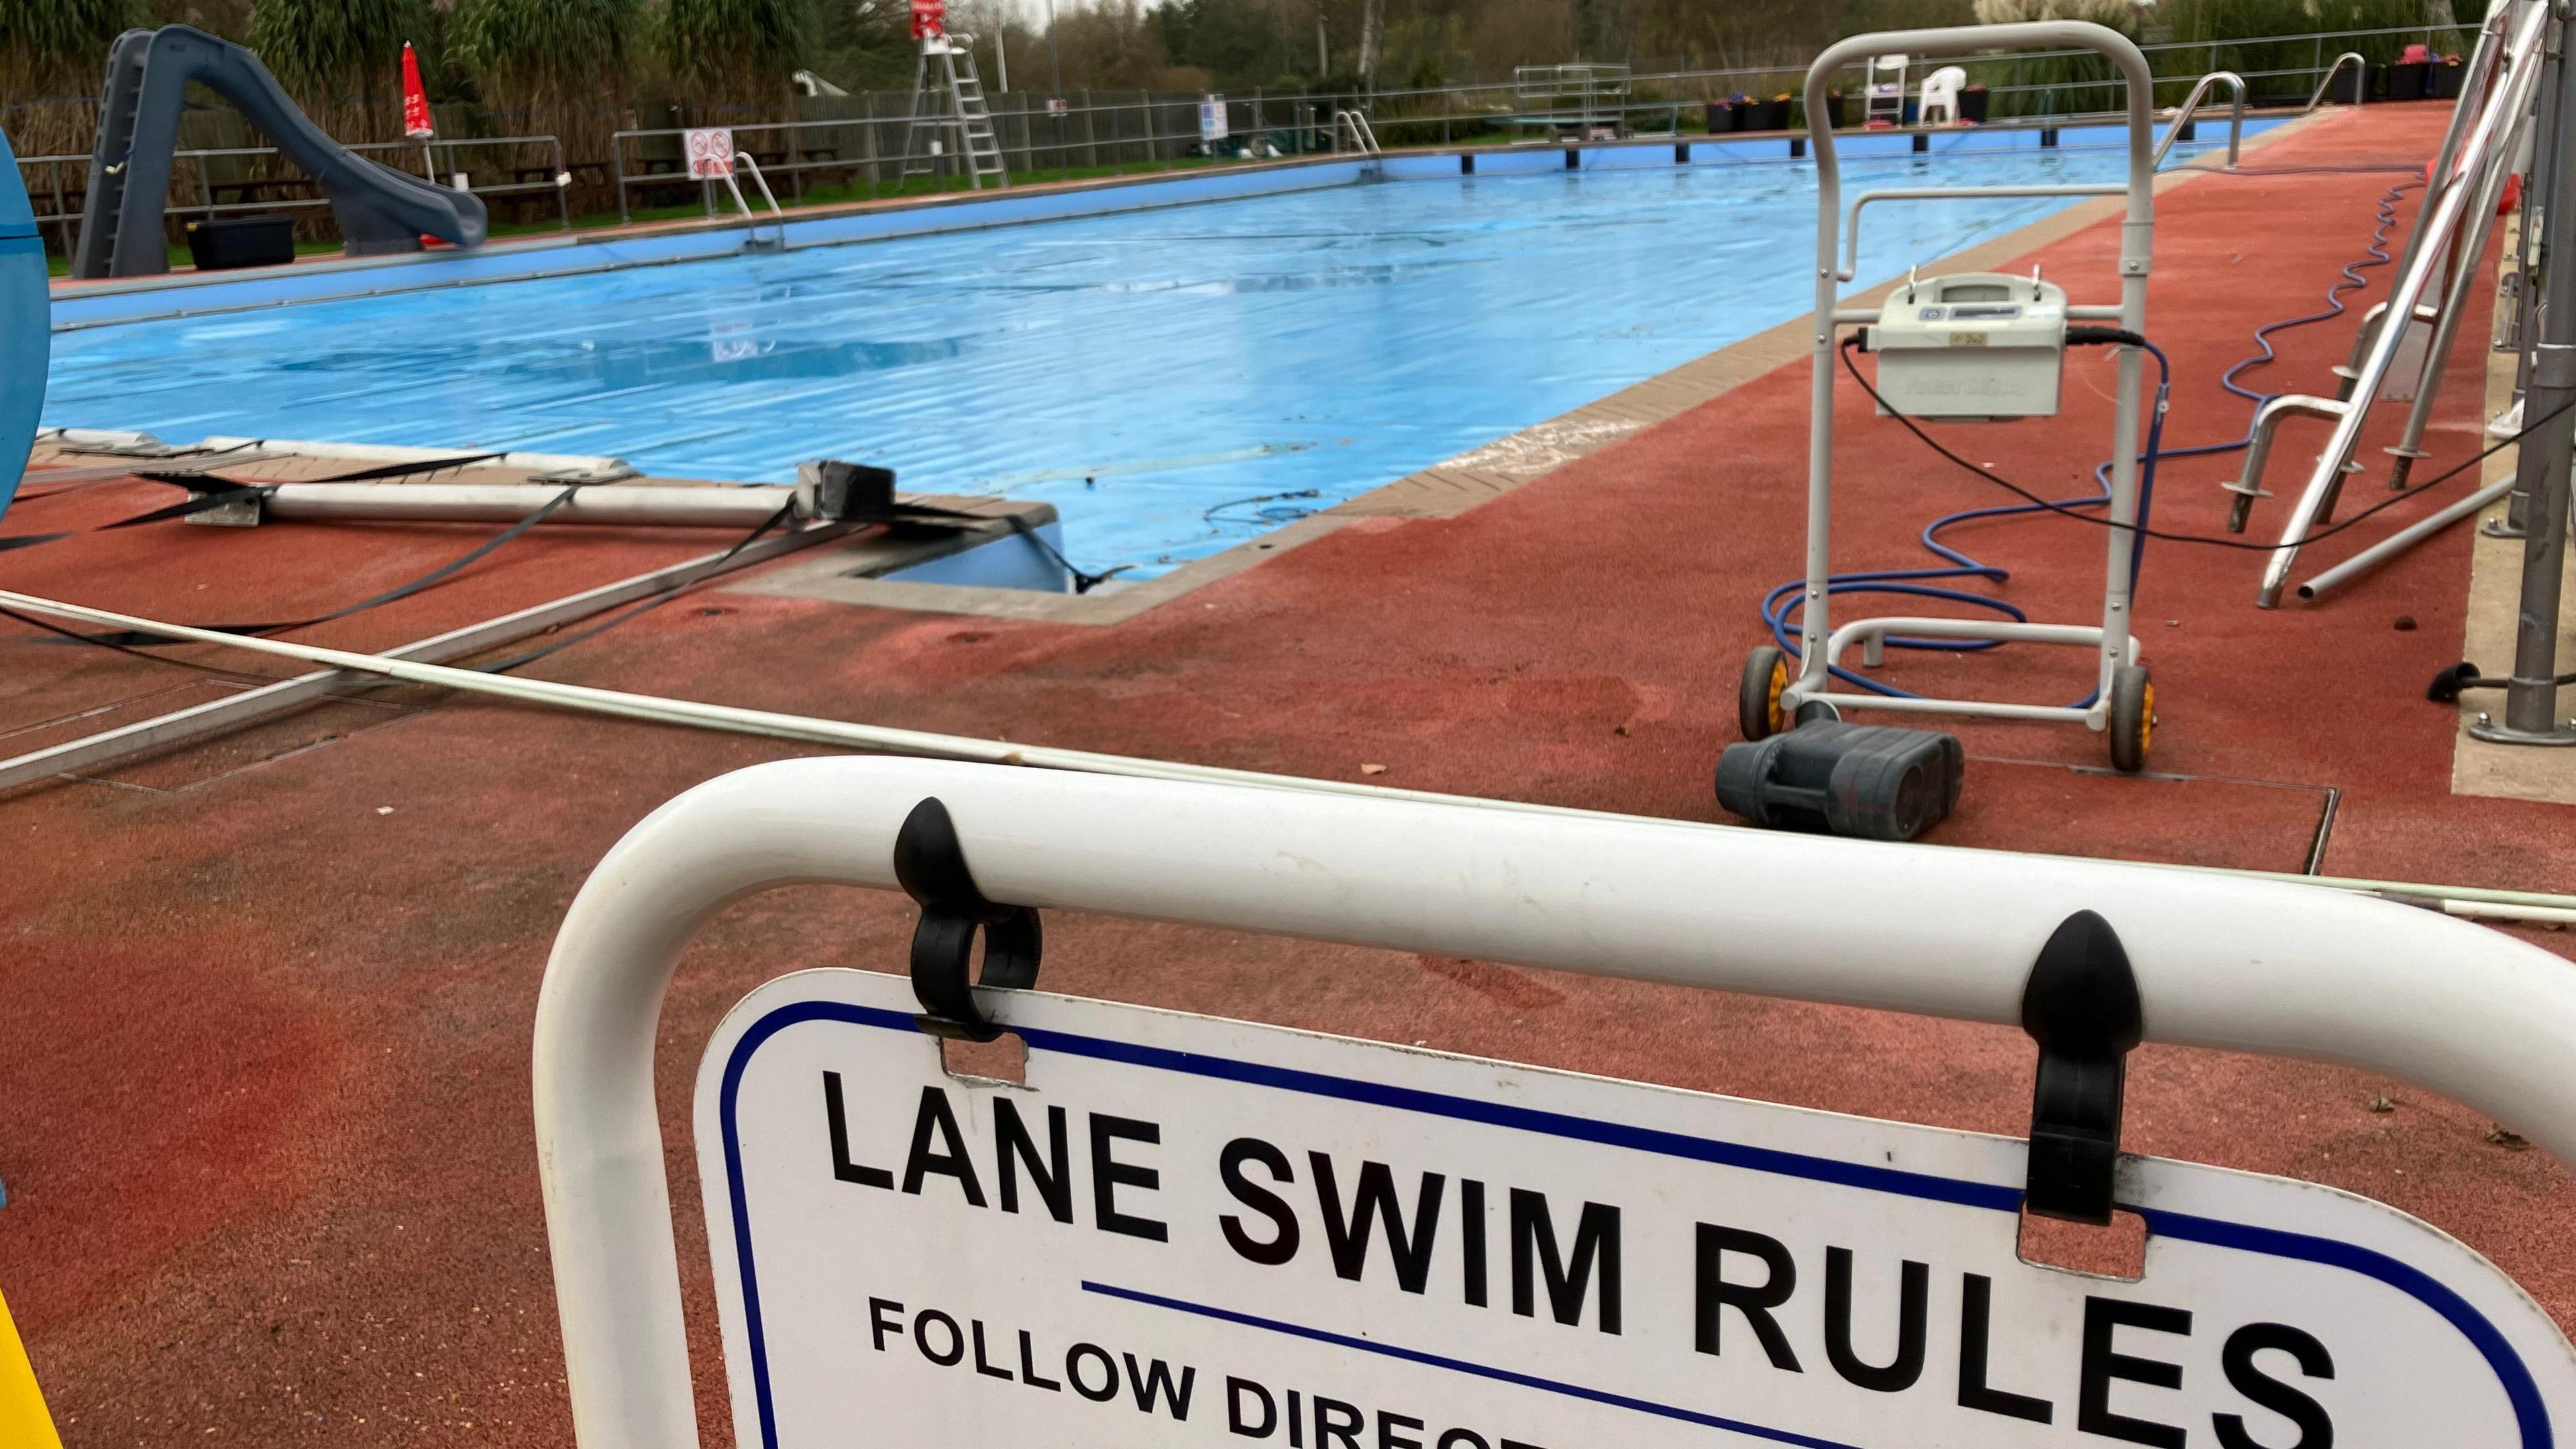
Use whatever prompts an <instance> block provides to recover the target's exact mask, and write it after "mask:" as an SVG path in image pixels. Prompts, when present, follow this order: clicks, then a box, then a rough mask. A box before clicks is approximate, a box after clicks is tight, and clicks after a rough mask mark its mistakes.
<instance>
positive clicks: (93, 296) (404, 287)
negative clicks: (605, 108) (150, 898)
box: [52, 112, 2332, 332]
mask: <svg viewBox="0 0 2576 1449" xmlns="http://www.w3.org/2000/svg"><path fill="white" fill-rule="evenodd" d="M2308 114H2309V115H2322V114H2332V113H2331V112H2312V113H2308ZM2304 119H2306V117H2305V116H2289V117H2283V116H2279V115H2263V116H2256V115H2251V114H2249V115H2248V116H2247V117H2246V120H2247V122H2248V123H2249V124H2255V123H2260V124H2261V126H2262V129H2261V130H2259V131H2254V132H2250V133H2249V134H2248V136H2247V138H2246V140H2247V144H2248V145H2251V144H2253V143H2254V142H2255V141H2257V140H2259V139H2260V138H2261V137H2263V136H2266V135H2271V134H2275V133H2278V132H2280V131H2282V130H2284V129H2286V128H2287V127H2288V126H2289V125H2292V124H2295V123H2297V122H2299V121H2301V120H2304ZM2206 123H2207V119H2206V118H2204V124H2206ZM2120 129H2121V128H2120V127H2119V126H2117V125H2113V124H2067V125H2062V126H2041V125H2037V124H2027V125H2025V124H2021V123H2006V124H1998V125H1994V126H1968V127H1960V128H1956V129H1949V128H1930V129H1926V128H1922V127H1908V128H1890V129H1881V130H1874V131H1873V130H1860V131H1844V132H1837V133H1836V136H1835V147H1836V150H1837V152H1838V153H1839V154H1841V155H1842V156H1844V157H1846V158H1858V157H1864V156H1889V155H1912V154H1917V153H1916V152H1915V151H1914V147H1915V145H1916V143H1917V142H1918V141H1919V142H1921V143H1922V144H1923V145H1924V147H1925V150H1924V151H1923V152H1922V153H1920V154H1925V155H1942V154H1965V153H1982V152H1993V151H2008V150H2038V149H2050V148H2054V149H2067V150H2081V149H2087V148H2088V147H2092V146H2097V145H2101V144H2105V143H2107V139H2108V138H2109V137H2110V136H2112V135H2115V134H2117V133H2118V132H2119V130H2120ZM2088 138H2098V139H2088ZM1805 141H1806V137H1805V135H1804V134H1803V133H1794V134H1793V133H1785V132H1769V133H1748V134H1744V135H1730V136H1727V137H1724V138H1708V137H1698V138H1693V137H1687V136H1684V137H1672V136H1666V137H1656V138H1649V139H1632V140H1624V141H1589V142H1580V143H1556V142H1549V143H1542V144H1538V145H1500V146H1453V147H1440V148H1436V149H1429V150H1409V151H1392V152H1384V153H1380V154H1376V155H1371V156H1366V157H1353V156H1324V157H1295V158H1288V159H1282V160H1277V161H1266V162H1254V163H1248V164H1244V165H1237V166H1228V167H1224V168H1221V169H1211V170H1206V171H1196V172H1186V173H1178V174H1175V173H1170V172H1158V173H1153V174H1150V175H1144V176H1124V177H1102V178H1094V179H1088V180H1082V181H1069V182H1049V183H1039V184H1036V185H1033V186H1027V187H1012V188H1006V189H1004V190H1001V191H998V192H991V193H987V192H980V191H977V192H949V193H943V194H940V195H935V196H924V197H904V198H897V199H893V200H882V201H864V202H852V203H841V204H834V205H828V206H815V207H800V208H797V209H795V210H792V211H789V212H787V213H786V214H785V218H784V222H783V227H784V230H785V232H786V234H787V236H788V238H789V240H790V241H791V243H793V244H794V245H793V246H792V247H791V249H797V250H802V249H805V248H809V247H821V246H842V245H851V244H856V243H861V242H871V241H889V240H895V239H899V238H906V237H919V236H931V235H941V234H946V233H953V232H960V231H977V230H983V229H985V228H988V227H997V226H1018V225H1025V224H1028V223H1032V222H1041V221H1061V220H1067V219H1071V218H1076V217H1089V216H1108V215H1117V214H1123V213H1127V212H1135V211H1148V210H1159V209H1161V208H1164V207H1172V206H1193V205H1199V204H1202V203H1206V202H1215V201H1239V200H1244V199H1248V198H1251V197H1256V196H1269V195H1278V194H1283V193H1287V192H1293V191H1306V190H1317V189H1322V188H1325V187H1333V186H1347V185H1354V184H1358V183H1360V182H1363V181H1372V180H1386V181H1406V180H1431V179H1439V178H1449V177H1457V176H1461V175H1468V174H1473V175H1477V176H1487V177H1492V176H1505V175H1522V174H1534V173H1547V172H1555V171H1560V170H1624V169H1630V168H1642V167H1651V166H1672V165H1722V164H1734V165H1788V164H1796V165H1806V164H1809V163H1808V162H1807V160H1806V158H1805V149H1804V143H1805ZM1471 163H1472V171H1471V170H1470V165H1471ZM780 226H781V223H779V222H777V221H774V220H773V219H772V218H770V217H766V216H763V217H760V218H758V219H756V220H755V221H750V222H746V221H745V220H744V219H742V218H738V217H726V218H708V219H703V220H701V219H694V218H693V219H689V220H685V221H678V222H671V223H662V224H654V223H647V224H645V225H642V226H637V227H620V228H616V229H614V230H612V231H608V232H604V233H591V234H586V235H585V234H581V233H573V234H569V235H565V234H549V235H544V236H539V237H532V238H527V239H523V240H513V241H506V242H497V243H493V244H490V245H486V246H482V247H477V248H473V249H471V250H455V249H444V248H442V249H440V250H436V251H425V252H411V253H403V254H398V255H393V256H375V257H332V258H328V259H323V260H317V261H305V262H298V263H294V264H290V265H288V266H283V267H264V268H251V269H244V270H242V271H237V272H235V271H227V272H212V273H205V272H193V271H191V272H173V273H168V274H164V275H161V276H154V277H141V278H126V279H112V280H100V281H71V280H68V279H57V280H56V282H55V283H54V287H53V292H52V320H53V329H52V330H54V331H56V332H73V331H83V330H87V329H89V328H93V327H111V326H120V325H124V324H127V323H134V322H149V321H160V320H168V319H175V318H183V317H203V316H211V315H218V314H224V313H232V312H245V311H257V310H264V309H267V308H271V307H280V306H292V305H295V304H298V303H304V302H329V301H346V300H351V299H355V298H360V297H378V296H389V295H397V294H401V293H406V292H416V291H433V290H443V289H446V288H450V287H467V286H488V285H494V284H498V283H504V282H519V281H535V280H540V279H544V278H550V277H570V276H586V275H591V274H595V273H599V272H609V271H623V270H627V269H630V268H635V267H648V266H669V265H675V264H679V263H685V262H698V261H714V260H721V259H724V258H728V257H737V256H746V255H768V254H771V253H755V252H752V251H750V250H749V243H750V241H751V240H752V239H753V238H754V237H756V236H758V235H759V234H761V233H763V232H768V231H772V230H773V229H775V228H778V227H780Z"/></svg>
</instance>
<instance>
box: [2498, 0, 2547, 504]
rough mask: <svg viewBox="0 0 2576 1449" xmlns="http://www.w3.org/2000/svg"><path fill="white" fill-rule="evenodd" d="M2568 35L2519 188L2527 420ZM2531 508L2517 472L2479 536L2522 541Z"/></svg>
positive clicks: (2520, 336) (2519, 368)
mask: <svg viewBox="0 0 2576 1449" xmlns="http://www.w3.org/2000/svg"><path fill="white" fill-rule="evenodd" d="M2566 50H2567V46H2566V36H2565V35H2564V33H2562V34H2561V35H2560V36H2559V37H2558V43H2557V44H2555V45H2553V46H2551V47H2550V51H2549V55H2548V58H2547V60H2546V61H2545V62H2544V64H2545V65H2546V67H2547V69H2545V70H2544V71H2543V72H2542V75H2541V86H2542V88H2541V99H2540V120H2539V124H2538V128H2537V129H2536V130H2535V131H2534V132H2533V134H2532V144H2531V171H2530V174H2529V175H2527V176H2525V177H2524V178H2523V187H2522V228H2521V230H2522V235H2521V238H2520V240H2521V243H2522V266H2521V269H2520V272H2519V273H2518V275H2519V276H2520V278H2521V288H2520V291H2521V295H2519V296H2517V297H2516V298H2515V299H2514V305H2515V312H2516V316H2515V318H2514V331H2513V345H2514V350H2515V351H2516V352H2518V353H2519V354H2521V355H2520V356H2519V357H2517V358H2516V359H2515V360H2514V374H2513V399H2514V403H2515V405H2516V406H2518V407H2520V408H2522V411H2521V412H2520V413H2518V414H2516V416H2519V417H2529V416H2531V412H2530V405H2529V401H2528V399H2529V397H2530V395H2531V366H2532V360H2533V357H2534V356H2535V355H2536V354H2535V344H2537V343H2538V341H2539V340H2540V275H2541V271H2542V269H2543V268H2544V267H2545V266H2546V264H2547V257H2548V245H2547V238H2546V237H2545V235H2544V234H2543V224H2544V223H2545V222H2546V220H2547V218H2549V217H2553V216H2556V215H2557V214H2558V144H2559V138H2560V135H2561V133H2562V129H2563V127H2564V126H2565V124H2566V118H2565V117H2563V116H2562V115H2561V114H2560V109H2559V104H2558V90H2559V86H2560V84H2561V81H2560V77H2559V68H2560V67H2561V66H2563V65H2565V64H2566ZM2530 507H2531V495H2530V494H2528V493H2525V492H2523V491H2522V482H2521V475H2520V473H2519V472H2518V471H2517V472H2516V474H2515V479H2514V489H2513V491H2512V492H2511V493H2509V494H2507V495H2505V514H2504V517H2502V518H2500V519H2496V520H2494V521H2492V522H2489V523H2487V524H2485V525H2483V526H2482V527H2481V528H2480V529H2479V532H2481V533H2484V534H2485V535H2486V536H2487V537H2489V538H2520V537H2522V535H2523V525H2524V523H2525V521H2526V519H2527V516H2528V514H2529V511H2530Z"/></svg>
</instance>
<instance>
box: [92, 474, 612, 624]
mask: <svg viewBox="0 0 2576 1449" xmlns="http://www.w3.org/2000/svg"><path fill="white" fill-rule="evenodd" d="M584 486H586V485H583V484H579V483H575V484H573V485H571V486H570V487H567V488H566V489H564V491H562V492H561V493H558V494H556V495H555V496H554V497H553V498H552V499H550V500H548V501H547V502H546V504H545V506H543V507H541V508H539V509H537V510H536V511H535V512H534V513H531V514H529V515H528V516H527V517H525V518H522V519H520V520H519V521H518V522H516V523H514V524H511V525H510V526H509V527H508V528H506V529H503V530H502V531H501V532H500V533H498V534H495V535H494V536H492V537H491V538H489V539H486V540H485V541H484V542H482V543H481V544H479V545H477V546H476V547H474V548H473V549H472V550H470V551H468V552H466V553H465V554H463V555H461V556H459V557H457V558H454V559H451V560H449V561H448V562H446V563H443V564H441V565H439V566H438V567H437V568H434V569H432V570H430V571H429V572H428V573H425V574H422V575H421V576H420V577H418V578H416V579H413V580H411V581H410V582H409V583H405V584H401V585H398V586H396V587H394V588H391V589H387V590H386V591H384V592H383V593H381V594H377V595H375V596H374V597H373V598H367V599H360V600H359V601H358V602H356V603H354V604H350V605H347V606H345V607H342V608H338V609H333V610H332V611H331V612H329V613H327V614H316V615H314V616H313V617H311V618H309V619H278V620H272V621H270V622H268V623H264V624H197V625H194V626H192V627H194V628H199V629H210V630H212V631H214V632H216V633H218V634H259V635H265V634H283V633H287V632H289V631H290V630H295V629H309V628H311V627H313V626H314V625H316V624H328V623H330V622H331V621H332V620H334V619H345V618H348V617H349V616H350V615H352V614H359V613H364V612H366V611H367V610H369V609H375V608H381V607H383V606H384V605H386V604H390V603H394V602H396V601H397V600H401V599H407V598H410V597H411V596H412V595H414V594H417V593H419V592H421V591H422V590H424V589H429V588H433V587H435V586H437V585H438V584H440V583H443V582H445V581H446V580H447V579H448V578H450V577H451V576H453V575H455V574H456V573H458V572H459V571H461V570H463V569H465V568H467V567H470V566H471V565H473V564H474V563H476V562H478V561H479V560H481V559H483V558H485V557H486V556H488V555H489V554H491V553H492V551H493V550H495V549H497V548H499V547H501V546H502V545H503V544H506V543H508V542H510V541H511V540H512V539H515V538H517V537H519V536H520V535H521V534H524V533H526V532H527V531H528V530H529V529H531V528H534V527H536V526H537V525H538V524H540V523H543V522H545V520H546V519H547V517H548V516H549V515H551V514H553V513H554V511H555V510H556V509H558V508H561V507H563V506H564V505H565V504H567V503H570V502H571V501H572V499H573V495H574V494H576V493H579V492H580V491H581V490H582V488H583V487H584ZM76 637H79V638H81V639H83V640H85V641H87V642H90V643H94V644H107V645H110V646H118V645H136V644H177V643H182V642H185V641H182V640H178V639H173V638H172V637H170V636H169V635H167V634H155V633H152V632H150V631H149V630H144V629H120V630H116V631H114V632H111V633H105V634H83V635H78V636H76Z"/></svg>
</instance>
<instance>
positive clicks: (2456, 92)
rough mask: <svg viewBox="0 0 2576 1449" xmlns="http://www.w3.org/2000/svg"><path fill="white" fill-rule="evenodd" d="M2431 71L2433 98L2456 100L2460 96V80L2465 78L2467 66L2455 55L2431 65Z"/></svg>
mask: <svg viewBox="0 0 2576 1449" xmlns="http://www.w3.org/2000/svg"><path fill="white" fill-rule="evenodd" d="M2432 72H2433V88H2432V95H2433V99H2435V100H2437V101H2456V100H2458V99H2459V98H2460V82H2461V81H2463V80H2465V79H2467V77H2468V68H2467V67H2466V66H2463V65H2461V64H2460V62H2459V59H2458V58H2457V57H2456V56H2455V57H2453V58H2451V59H2448V60H2445V61H2443V62H2442V63H2441V64H2439V65H2436V66H2433V67H2432Z"/></svg>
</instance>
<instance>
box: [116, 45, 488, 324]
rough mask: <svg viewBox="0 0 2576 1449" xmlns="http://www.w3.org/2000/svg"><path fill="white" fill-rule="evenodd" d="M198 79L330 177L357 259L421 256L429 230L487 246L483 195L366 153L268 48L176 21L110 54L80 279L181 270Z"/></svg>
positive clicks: (320, 175)
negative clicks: (300, 104) (300, 93)
mask: <svg viewBox="0 0 2576 1449" xmlns="http://www.w3.org/2000/svg"><path fill="white" fill-rule="evenodd" d="M190 81H195V82H196V83H197V84H199V85H202V86H204V87H206V88H207V89H208V90H211V91H213V92H214V93H216V94H217V95H220V96H222V97H223V98H224V99H225V100H228V101H230V102H232V103H233V105H234V107H235V108H236V109H238V110H239V111H240V112H241V113H242V115H243V117H244V118H246V119H247V120H248V121H249V122H250V123H251V124H252V125H253V126H256V127H258V128H259V130H260V131H261V133H262V134H264V135H266V136H267V137H268V138H269V139H270V140H271V141H274V142H276V143H277V149H279V150H280V151H283V152H285V153H286V155H287V158H288V159H289V160H291V161H293V162H294V163H295V164H296V165H298V166H301V167H303V168H304V170H305V171H306V172H308V173H309V174H311V175H312V177H313V178H314V179H315V180H316V181H319V182H321V183H322V190H323V192H324V193H325V194H326V195H328V196H329V197H330V198H331V212H332V214H333V215H334V216H335V217H337V218H338V219H339V223H340V235H341V237H342V238H343V239H344V240H345V241H346V243H347V248H348V251H349V253H350V255H352V256H369V255H374V254H377V253H382V252H416V251H419V250H420V239H421V237H422V236H424V235H427V236H434V237H437V238H438V239H439V240H441V241H446V242H452V243H454V244H455V245H457V246H469V247H470V246H478V245H480V244H481V243H482V241H483V237H484V233H485V231H486V229H487V227H488V225H489V219H488V218H487V217H486V215H485V214H484V210H483V202H482V200H481V199H480V198H478V197H475V196H472V195H469V194H467V193H465V192H461V191H450V190H448V189H447V188H446V187H443V186H438V185H434V184H432V183H430V182H428V181H425V180H422V179H421V178H420V177H417V176H412V175H409V174H406V173H404V172H401V171H396V170H394V169H393V168H392V167H390V166H379V165H377V164H376V163H375V162H373V161H370V160H368V159H367V158H365V157H363V156H360V155H358V154H357V153H356V152H354V151H351V150H350V149H349V148H347V147H346V146H343V145H341V144H340V143H339V142H337V141H334V140H332V139H331V138H330V137H329V136H328V135H326V134H324V133H323V130H322V128H321V127H319V126H316V125H314V124H313V121H312V119H311V118H310V117H308V116H306V115H305V114H304V112H303V111H302V110H300V109H298V108H297V107H296V104H295V102H293V101H291V100H288V99H287V98H286V92H285V90H284V89H282V88H281V87H280V86H279V85H278V83H277V77H275V76H273V75H270V74H269V73H268V67H267V66H264V65H262V64H260V63H259V57H258V56H257V55H254V54H252V53H251V52H250V51H247V50H244V49H243V48H242V47H240V46H238V45H235V44H233V43H232V42H231V41H228V40H222V39H218V38H217V37H215V36H212V35H208V34H207V33H205V32H204V31H202V30H193V29H190V28H189V27H187V26H185V25H165V26H163V27H161V28H160V29H158V30H129V31H127V32H125V33H124V34H123V35H120V36H118V37H117V38H116V45H115V47H114V48H113V49H111V50H109V52H108V55H107V85H106V91H105V99H104V101H103V102H102V103H101V105H100V107H99V124H98V144H97V146H96V148H95V149H94V150H92V151H91V153H90V163H89V199H88V202H87V204H86V206H85V207H84V209H83V211H82V213H81V236H80V248H79V250H78V252H77V254H76V255H75V256H74V257H73V259H72V275H73V276H75V277H148V276H153V275H156V274H158V273H161V272H166V271H168V270H169V269H170V253H169V246H168V242H167V241H166V240H165V239H164V237H163V236H162V233H161V212H162V208H163V206H164V205H165V204H166V203H167V202H168V200H169V196H170V156H171V151H172V150H173V148H175V147H176V146H177V145H178V136H179V110H180V107H181V105H182V104H183V103H184V102H185V101H186V99H187V92H188V83H189V82H190Z"/></svg>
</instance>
